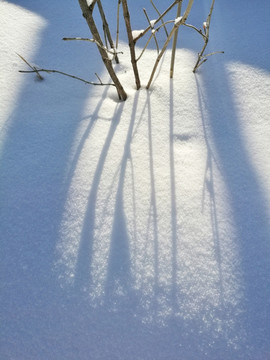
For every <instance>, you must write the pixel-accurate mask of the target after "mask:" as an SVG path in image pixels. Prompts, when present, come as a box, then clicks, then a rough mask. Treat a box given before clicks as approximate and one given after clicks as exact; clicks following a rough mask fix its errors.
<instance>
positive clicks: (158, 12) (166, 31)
mask: <svg viewBox="0 0 270 360" xmlns="http://www.w3.org/2000/svg"><path fill="white" fill-rule="evenodd" d="M150 2H151V4H152V6H153V8H154V9H155V10H156V12H157V14H158V16H161V13H160V11H159V10H158V8H157V7H156V5H155V4H154V2H153V0H150ZM160 20H161V22H162V24H164V20H163V18H161V19H160ZM164 31H165V33H166V36H167V37H168V36H169V33H168V30H167V29H166V26H164Z"/></svg>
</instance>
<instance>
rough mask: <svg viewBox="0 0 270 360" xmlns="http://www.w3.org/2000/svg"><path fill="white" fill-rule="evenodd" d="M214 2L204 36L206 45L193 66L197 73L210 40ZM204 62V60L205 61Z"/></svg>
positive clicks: (213, 2) (213, 1)
mask: <svg viewBox="0 0 270 360" xmlns="http://www.w3.org/2000/svg"><path fill="white" fill-rule="evenodd" d="M214 4H215V0H212V4H211V7H210V11H209V14H208V16H207V20H206V34H205V37H204V46H203V48H202V50H201V52H200V53H199V54H198V60H197V62H196V64H195V66H194V68H193V72H194V73H195V72H196V70H197V69H198V67H199V66H200V65H201V64H202V62H201V60H202V59H203V54H204V52H205V49H206V46H207V44H208V41H209V31H210V22H211V17H212V13H213V9H214ZM203 62H204V61H203Z"/></svg>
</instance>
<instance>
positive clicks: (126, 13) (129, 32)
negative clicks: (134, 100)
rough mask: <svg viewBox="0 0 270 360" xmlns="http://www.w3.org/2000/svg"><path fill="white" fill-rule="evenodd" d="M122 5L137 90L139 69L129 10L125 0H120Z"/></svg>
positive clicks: (138, 87) (139, 85) (139, 84)
mask: <svg viewBox="0 0 270 360" xmlns="http://www.w3.org/2000/svg"><path fill="white" fill-rule="evenodd" d="M122 7H123V15H124V19H125V24H126V29H127V36H128V43H129V49H130V56H131V64H132V67H133V72H134V77H135V82H136V88H137V90H139V89H140V87H141V82H140V76H139V71H138V67H137V61H136V55H135V42H134V39H133V36H132V30H131V25H130V15H129V10H128V4H127V0H122Z"/></svg>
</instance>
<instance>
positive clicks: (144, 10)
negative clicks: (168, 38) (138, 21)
mask: <svg viewBox="0 0 270 360" xmlns="http://www.w3.org/2000/svg"><path fill="white" fill-rule="evenodd" d="M143 12H144V15H145V17H146V19H147V21H148V24H149V25H150V26H151V28H152V34H153V37H154V40H155V43H156V47H157V53H159V46H158V41H157V38H156V34H155V30H153V29H154V27H153V25H152V24H151V21H150V19H149V16H148V14H147V12H146V9H145V8H143Z"/></svg>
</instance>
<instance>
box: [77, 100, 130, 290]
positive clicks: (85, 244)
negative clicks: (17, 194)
mask: <svg viewBox="0 0 270 360" xmlns="http://www.w3.org/2000/svg"><path fill="white" fill-rule="evenodd" d="M123 106H124V104H123V103H120V104H118V105H117V106H116V109H115V113H114V115H113V119H114V121H112V122H111V126H110V129H109V132H108V135H107V138H106V140H105V143H104V146H103V148H102V151H101V154H100V157H99V161H98V164H97V167H96V170H95V175H94V178H93V182H92V185H91V191H90V194H89V198H88V205H87V210H86V211H85V215H84V222H83V228H82V232H81V240H80V245H79V251H78V258H77V265H76V270H75V272H76V274H75V288H77V290H78V291H80V290H82V289H83V290H84V291H85V289H89V286H90V283H91V279H90V278H89V277H90V269H91V257H92V252H93V238H94V230H95V217H96V216H95V209H96V201H97V193H98V186H99V183H100V179H101V176H102V171H103V167H104V164H105V161H106V157H107V154H108V151H109V148H110V145H111V142H112V140H113V135H114V133H115V131H116V128H117V125H118V123H119V121H120V118H121V112H122V110H123Z"/></svg>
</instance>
